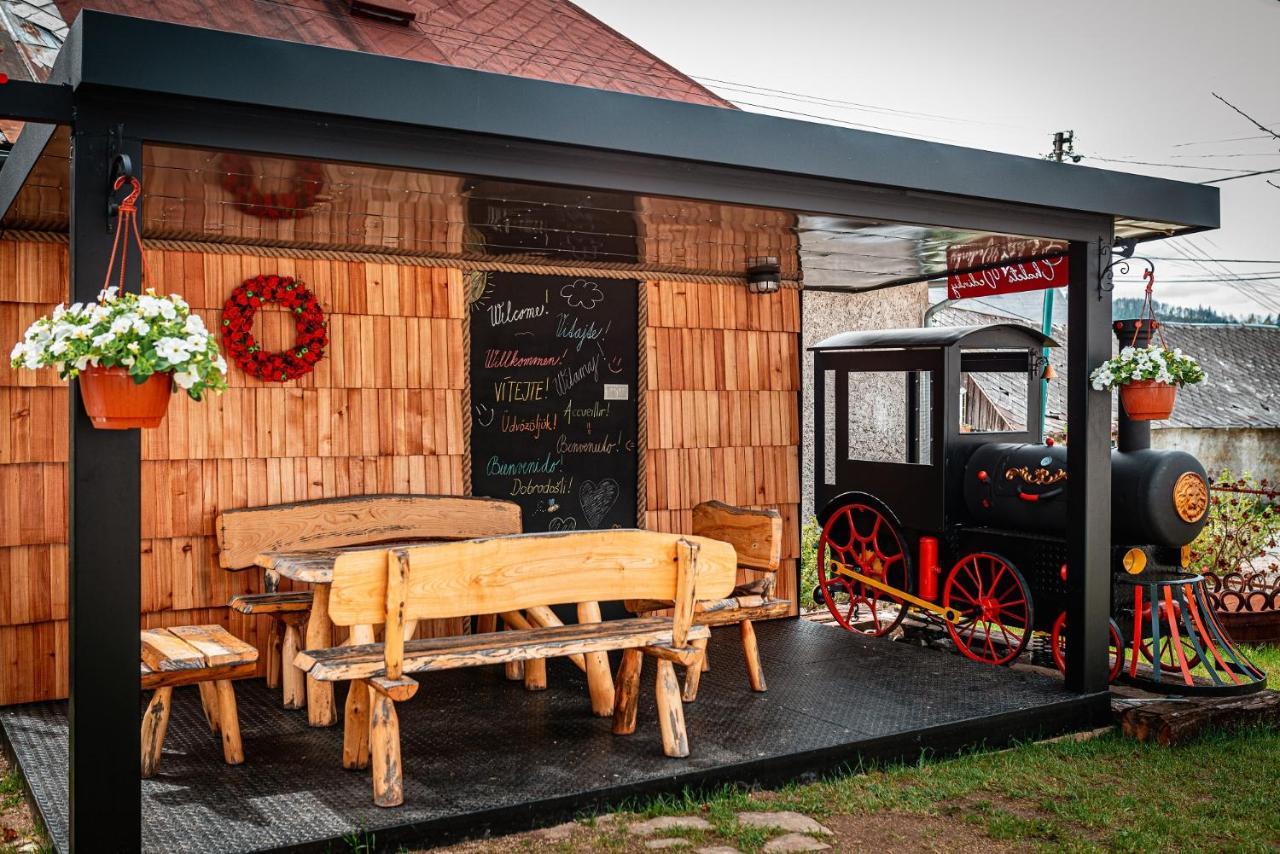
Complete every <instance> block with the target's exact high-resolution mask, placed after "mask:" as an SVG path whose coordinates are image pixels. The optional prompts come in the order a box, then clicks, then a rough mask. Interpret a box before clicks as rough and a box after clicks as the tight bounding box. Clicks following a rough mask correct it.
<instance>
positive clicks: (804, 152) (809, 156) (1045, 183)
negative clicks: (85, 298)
mask: <svg viewBox="0 0 1280 854" xmlns="http://www.w3.org/2000/svg"><path fill="white" fill-rule="evenodd" d="M72 48H74V50H75V53H76V56H75V59H74V62H73V63H72V64H71V65H70V66H69V71H70V81H71V82H72V83H73V84H74V85H76V86H78V87H79V86H89V85H96V86H102V87H110V88H114V89H122V90H129V91H131V92H134V93H152V94H155V95H167V96H174V97H175V98H177V99H179V100H181V99H205V100H207V101H221V102H224V103H225V104H234V105H240V106H243V107H258V108H265V109H267V110H270V111H271V115H272V116H273V121H272V122H271V123H270V125H276V124H279V123H280V122H281V120H282V119H284V118H285V117H286V116H287V115H288V114H290V113H292V114H295V115H296V114H298V113H304V114H305V113H310V114H312V115H315V116H324V117H326V118H327V119H331V120H332V121H333V122H334V124H333V125H332V127H331V129H330V133H331V134H332V135H334V136H337V137H339V138H338V139H335V140H334V141H333V142H334V149H335V150H339V151H340V152H345V154H342V153H339V156H338V158H337V159H346V160H353V159H357V158H356V156H355V155H353V154H352V151H353V148H359V147H360V146H359V143H360V140H359V139H356V138H352V137H350V136H348V135H346V134H345V133H343V129H344V128H345V127H351V126H352V123H353V122H355V121H358V120H365V121H370V122H382V123H394V124H396V125H399V126H402V127H404V128H406V129H417V130H425V129H431V130H433V131H435V132H438V133H445V134H454V135H457V136H456V139H457V140H458V143H455V154H456V155H457V156H456V158H455V162H456V166H455V168H454V170H452V171H463V172H471V171H475V170H472V169H469V168H467V167H468V166H469V165H472V164H470V163H469V162H468V160H469V158H468V157H467V155H468V154H469V153H470V154H472V155H474V157H472V158H471V160H473V161H474V160H477V159H481V160H482V159H483V158H484V157H486V156H487V157H489V158H490V159H491V160H493V159H496V160H501V159H502V155H503V154H505V158H506V160H507V161H508V165H509V166H510V167H512V168H514V167H515V166H516V165H518V164H520V163H521V162H522V161H523V160H524V159H525V158H526V157H531V158H533V160H534V161H535V163H536V161H538V160H539V159H544V160H545V155H546V154H547V151H546V150H545V149H544V148H543V146H545V147H546V148H548V149H558V148H568V149H570V150H572V151H573V152H583V151H596V152H599V153H600V154H601V157H603V158H605V159H610V160H616V159H617V158H628V157H629V158H631V159H632V160H631V162H632V163H633V164H634V163H636V162H638V161H639V160H641V159H645V158H648V159H651V160H652V162H653V164H654V168H657V169H660V170H666V171H668V172H670V171H671V170H673V169H674V170H675V174H672V175H670V176H669V177H668V180H667V182H666V184H667V186H668V187H669V188H670V194H672V195H680V196H689V195H691V193H690V192H689V188H690V187H691V186H692V187H693V188H695V189H701V184H700V181H701V180H702V179H703V178H704V177H705V175H704V174H703V173H702V172H699V171H698V170H699V169H700V168H706V167H709V168H711V169H713V170H728V173H729V174H736V176H737V180H738V182H740V184H741V187H739V191H738V193H736V194H735V195H736V196H737V199H724V200H725V201H733V200H739V201H742V202H743V203H747V204H761V205H769V206H778V207H781V206H783V205H780V204H777V203H776V202H773V201H768V200H766V199H767V198H773V197H772V196H769V195H768V194H761V193H753V192H752V190H753V184H755V182H760V181H764V182H768V181H770V176H772V181H773V182H775V183H776V182H777V181H779V180H785V181H788V182H795V181H799V182H801V186H804V184H803V182H805V181H817V182H820V183H821V184H823V185H824V186H825V192H824V193H821V194H819V195H832V194H837V193H838V191H839V188H841V187H844V188H846V190H847V189H848V188H852V187H854V186H861V187H864V188H877V187H878V188H891V189H892V191H893V192H895V193H897V194H898V195H899V196H900V197H901V196H907V197H909V196H910V195H911V194H915V193H925V194H929V198H930V199H932V198H934V197H937V196H950V197H964V198H967V199H970V200H982V202H981V204H985V205H991V206H993V207H994V206H998V205H1018V206H1024V207H1030V206H1033V207H1040V208H1044V209H1045V210H1046V212H1047V211H1049V210H1050V209H1052V210H1053V211H1057V212H1062V211H1066V212H1076V213H1080V214H1086V215H1095V216H1097V215H1103V216H1107V217H1117V216H1119V217H1129V218H1134V219H1142V220H1152V221H1158V222H1168V223H1173V224H1176V225H1183V226H1190V227H1216V226H1217V225H1218V196H1217V190H1216V189H1215V188H1212V187H1203V186H1199V185H1194V184H1184V183H1180V182H1176V181H1168V180H1165V179H1160V178H1151V177H1147V176H1141V175H1132V174H1127V173H1121V172H1108V171H1105V170H1099V169H1091V168H1087V167H1079V166H1063V165H1061V164H1056V163H1048V162H1045V161H1042V160H1036V159H1033V158H1027V157H1015V156H1012V155H1006V154H996V153H993V152H988V151H978V150H974V149H968V148H961V147H957V146H951V145H942V144H938V143H932V142H924V141H921V140H915V139H905V138H901V137H895V136H888V135H885V134H878V133H869V132H865V131H857V130H851V129H846V128H838V127H833V126H830V125H822V124H814V123H809V122H800V121H794V120H791V119H781V118H776V117H772V116H763V115H759V114H753V113H747V112H742V111H737V110H726V109H720V108H716V107H707V106H701V105H696V104H686V103H681V102H675V101H668V100H665V99H659V98H647V97H642V96H637V95H627V94H622V93H617V92H606V91H602V90H597V89H590V88H587V87H581V86H570V85H564V84H558V83H548V82H544V81H539V80H531V79H526V78H521V77H514V76H509V75H503V74H492V73H487V72H480V71H472V70H468V69H460V68H453V67H449V66H442V65H433V64H430V63H422V62H414V61H409V60H402V59H397V58H393V57H386V56H377V55H373V54H366V53H359V52H355V51H343V50H335V49H332V48H323V47H316V46H312V45H305V44H298V43H293V42H285V41H277V40H273V39H265V38H260V37H254V36H245V35H239V34H234V33H225V32H218V31H214V30H205V29H197V28H192V27H182V26H177V25H173V24H165V23H160V22H156V21H149V20H141V19H136V18H125V17H121V16H115V15H108V14H104V13H99V12H93V11H84V12H82V13H81V14H80V16H79V17H78V18H77V19H76V22H75V24H74V25H73V26H72V30H71V37H70V38H69V39H68V42H67V46H66V47H65V48H64V52H66V51H67V50H68V49H72ZM264 69H270V73H264ZM254 131H255V132H257V133H259V134H265V135H267V136H271V135H272V132H273V131H274V128H273V127H271V126H267V127H263V126H259V127H256V128H254ZM246 136H247V134H246ZM479 140H485V141H487V142H488V144H489V146H490V147H491V148H490V150H489V151H487V152H481V151H477V150H476V149H475V148H474V146H475V144H476V142H477V141H479ZM272 141H274V140H272ZM434 141H436V140H433V142H434ZM237 142H239V141H237ZM459 143H460V144H459ZM190 144H197V145H198V144H201V143H200V142H198V141H196V140H192V141H191V142H190ZM210 144H211V143H210ZM231 147H238V148H244V149H247V150H254V149H255V148H256V149H257V150H261V151H270V150H272V147H271V146H270V144H269V143H266V142H263V141H260V142H259V144H258V146H254V145H252V144H237V145H234V146H231ZM572 157H574V158H580V157H581V155H580V154H579V153H574V154H572ZM359 159H360V160H361V161H362V162H378V161H369V160H366V158H365V157H364V156H363V154H362V155H361V156H360V157H359ZM679 164H684V166H683V167H682V166H680V165H679ZM406 165H407V164H406ZM599 166H600V164H599V163H594V162H588V163H584V164H582V165H581V168H577V169H575V168H572V167H571V166H569V167H561V168H559V169H556V170H553V171H552V177H555V178H558V180H552V177H547V176H545V174H544V177H541V178H535V177H532V176H530V177H529V179H530V180H552V182H553V183H567V184H575V185H579V186H602V187H609V186H610V185H607V184H603V183H602V182H601V181H600V180H599V179H596V180H592V179H591V174H592V171H593V168H596V167H599ZM520 171H524V172H536V171H537V170H536V169H526V170H520ZM507 177H519V176H516V175H511V174H510V173H509V172H508V174H507ZM651 177H654V176H651ZM726 177H727V176H726ZM677 190H679V191H677ZM719 191H720V190H717V192H719ZM692 195H693V196H694V197H698V198H708V196H707V195H706V193H705V192H696V193H692ZM799 195H801V196H803V195H804V193H803V191H802V192H801V193H800V194H799ZM761 196H764V197H765V198H761ZM797 201H800V200H799V199H797ZM918 201H919V203H918V204H917V205H915V206H913V207H915V208H924V207H927V200H918ZM792 207H793V208H794V209H798V210H815V211H823V210H824V209H825V208H824V207H823V206H820V205H817V204H796V205H793V206H792ZM1046 215H1047V214H1046ZM896 218H898V219H908V220H909V221H915V222H932V221H933V220H930V219H921V218H920V217H919V216H918V215H912V216H910V217H896ZM1034 233H1043V232H1034ZM1058 233H1060V232H1058Z"/></svg>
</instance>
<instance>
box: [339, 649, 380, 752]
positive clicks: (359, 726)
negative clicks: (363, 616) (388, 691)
mask: <svg viewBox="0 0 1280 854" xmlns="http://www.w3.org/2000/svg"><path fill="white" fill-rule="evenodd" d="M375 638H376V635H375V633H374V629H373V626H352V627H351V634H350V636H349V637H348V638H347V643H349V644H356V645H358V644H366V643H376V640H375ZM372 700H373V698H372V696H371V694H370V691H369V684H368V683H367V682H365V681H364V680H363V679H355V680H353V681H352V682H351V683H350V684H349V685H348V686H347V704H346V708H345V713H344V715H343V729H342V767H343V768H347V769H349V770H352V771H356V770H363V769H365V768H368V767H369V728H370V726H372V721H371V720H370V717H369V711H370V709H371V707H372Z"/></svg>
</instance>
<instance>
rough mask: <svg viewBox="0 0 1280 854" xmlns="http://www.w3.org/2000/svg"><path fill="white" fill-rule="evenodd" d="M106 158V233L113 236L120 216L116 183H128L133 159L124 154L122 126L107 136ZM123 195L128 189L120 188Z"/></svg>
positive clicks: (113, 129) (116, 126) (131, 172)
mask: <svg viewBox="0 0 1280 854" xmlns="http://www.w3.org/2000/svg"><path fill="white" fill-rule="evenodd" d="M107 158H108V159H109V160H110V161H111V167H110V168H109V169H108V170H107V233H108V234H114V233H115V230H116V218H117V217H118V216H119V215H120V200H119V198H117V195H118V192H119V191H117V190H116V182H117V181H119V180H120V179H121V178H123V179H124V180H125V182H128V180H129V179H130V178H133V177H134V174H133V159H132V158H131V157H129V155H127V154H125V153H124V125H115V126H113V127H112V128H111V130H110V132H109V133H108V134H107ZM120 189H121V190H123V192H124V195H128V194H129V188H128V187H121V188H120Z"/></svg>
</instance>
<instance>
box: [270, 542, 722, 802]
mask: <svg viewBox="0 0 1280 854" xmlns="http://www.w3.org/2000/svg"><path fill="white" fill-rule="evenodd" d="M736 565H737V559H736V557H735V555H734V551H733V547H732V546H730V545H729V544H728V543H724V542H720V541H717V540H710V539H706V538H703V537H695V536H683V535H679V534H662V533H656V532H650V531H629V530H612V531H590V532H581V533H567V534H522V535H518V536H507V537H492V538H488V539H480V540H470V541H467V542H460V543H443V544H439V545H426V546H417V547H410V548H396V549H389V550H387V551H385V552H372V551H367V552H353V553H350V554H344V555H342V556H341V557H340V558H338V561H337V563H336V564H335V565H334V568H333V586H332V588H331V590H330V600H329V610H330V616H331V618H332V619H333V621H334V623H335V624H336V625H342V626H350V627H352V635H353V637H361V636H363V637H366V638H370V639H371V638H372V626H373V625H374V624H376V623H385V624H386V632H385V635H384V637H385V642H384V643H381V644H377V643H364V644H359V645H355V646H346V647H339V648H329V649H317V650H304V651H303V652H301V653H299V654H298V656H297V658H296V659H295V661H296V663H297V665H298V667H299V668H301V669H302V670H304V671H306V672H307V675H308V676H310V677H311V678H313V679H317V680H322V681H326V682H333V681H346V680H350V681H352V685H351V695H350V697H349V698H348V702H347V718H346V731H345V734H344V741H343V765H344V766H346V767H348V768H365V767H368V766H369V765H370V764H372V771H373V800H374V803H375V804H377V805H379V806H384V807H391V806H397V805H399V804H400V803H402V802H403V800H404V794H403V781H402V774H401V762H400V730H399V719H398V717H397V715H396V708H395V704H396V703H397V702H403V701H405V700H408V699H410V698H412V697H413V696H414V694H415V693H416V692H417V690H418V683H417V682H416V681H415V680H414V679H412V678H411V677H410V675H409V674H412V673H426V672H431V671H435V670H447V669H452V668H459V667H477V666H482V665H487V664H504V663H508V662H517V661H522V662H531V661H538V662H541V661H544V660H545V659H548V658H558V657H562V656H578V655H581V656H583V657H584V659H586V660H588V661H594V662H597V663H598V662H602V661H603V662H604V667H605V668H606V669H607V668H608V663H607V658H605V655H606V653H608V652H609V651H611V650H623V655H622V665H621V667H620V668H619V671H618V677H617V683H616V687H617V690H616V695H615V699H614V704H613V731H614V732H615V733H617V734H619V735H626V734H630V733H632V732H634V731H635V727H636V709H637V701H638V697H639V684H640V671H641V667H642V662H643V659H644V657H645V656H646V655H647V656H650V657H652V658H655V659H657V671H658V673H657V702H658V722H659V725H660V728H661V732H662V745H663V751H664V752H665V753H666V754H667V755H668V756H687V755H688V753H689V743H688V736H687V734H686V732H685V725H684V712H683V708H682V706H681V700H680V689H679V685H678V684H677V682H676V678H675V671H674V669H673V666H672V665H673V663H676V664H681V665H683V666H685V667H688V668H696V667H698V666H699V662H700V659H701V656H702V655H703V650H702V649H701V648H700V647H699V646H697V645H696V644H697V642H698V641H703V640H705V639H706V638H707V637H709V636H710V630H709V629H707V628H706V627H705V626H694V625H692V621H693V609H694V603H695V602H696V601H697V600H698V598H711V599H714V598H721V597H723V596H725V595H726V594H728V593H729V592H730V591H731V590H732V589H733V584H734V579H735V576H736ZM622 598H646V599H663V600H666V601H669V602H671V603H673V616H670V617H635V618H630V619H624V620H613V621H609V622H585V623H581V624H574V625H568V626H550V627H534V626H532V625H530V624H528V623H527V622H524V620H523V618H522V617H521V616H520V614H519V612H521V611H525V610H526V609H529V608H534V607H536V606H540V605H547V606H550V605H560V604H580V603H592V604H593V605H594V604H597V603H599V602H600V601H602V600H615V599H622ZM492 613H497V614H501V615H502V617H503V619H504V621H506V622H507V624H508V627H509V629H508V631H502V632H487V633H483V634H475V635H469V636H462V637H450V638H424V639H418V640H411V641H407V642H406V641H405V640H404V636H403V633H402V632H401V631H400V629H401V626H403V625H404V624H405V623H406V622H407V621H412V620H421V619H441V618H450V617H457V616H462V615H466V614H492ZM579 613H580V614H582V613H584V612H583V611H582V610H581V609H580V611H579ZM586 613H591V611H590V610H588V611H587V612H586ZM594 613H595V614H597V615H598V613H599V611H598V609H597V610H595V611H594ZM597 619H598V616H597ZM522 623H523V625H525V626H528V628H514V629H512V628H510V627H512V626H520V625H521V624H522ZM592 699H593V701H595V702H598V700H599V698H598V697H593V698H592ZM353 700H354V702H353ZM361 701H366V702H364V703H363V704H362V702H361ZM495 711H496V710H486V709H477V710H476V713H477V714H491V713H494V712H495ZM478 761H480V760H479V759H478Z"/></svg>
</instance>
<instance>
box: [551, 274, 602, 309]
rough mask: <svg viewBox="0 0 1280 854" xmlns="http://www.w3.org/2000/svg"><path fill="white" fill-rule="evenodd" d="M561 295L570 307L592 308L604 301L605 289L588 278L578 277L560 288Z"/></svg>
mask: <svg viewBox="0 0 1280 854" xmlns="http://www.w3.org/2000/svg"><path fill="white" fill-rule="evenodd" d="M560 296H562V297H564V300H565V302H567V303H569V307H570V308H583V309H592V308H595V307H596V306H598V305H599V304H600V303H602V302H604V291H602V290H600V286H599V285H597V284H596V283H595V282H592V281H590V280H588V279H577V280H575V281H574V282H573V284H569V285H565V286H564V287H563V288H561V289H560Z"/></svg>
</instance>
